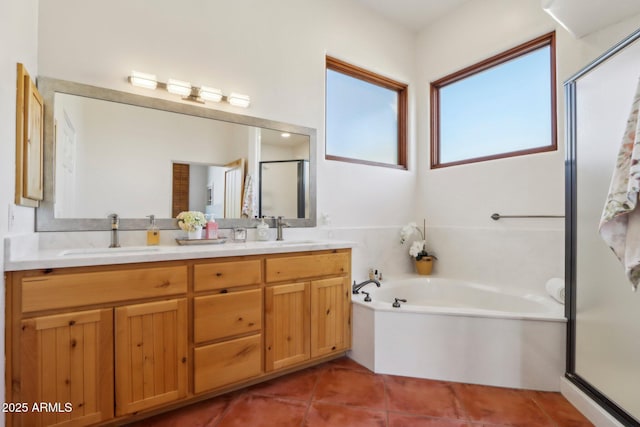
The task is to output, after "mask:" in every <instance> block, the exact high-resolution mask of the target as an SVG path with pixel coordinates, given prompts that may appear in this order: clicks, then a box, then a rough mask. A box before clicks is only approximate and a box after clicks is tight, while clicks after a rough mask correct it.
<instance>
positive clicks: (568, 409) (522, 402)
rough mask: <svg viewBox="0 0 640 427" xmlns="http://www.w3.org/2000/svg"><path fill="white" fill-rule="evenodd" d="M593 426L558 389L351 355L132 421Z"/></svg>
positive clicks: (252, 426)
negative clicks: (388, 368)
mask: <svg viewBox="0 0 640 427" xmlns="http://www.w3.org/2000/svg"><path fill="white" fill-rule="evenodd" d="M133 426H135V427H261V426H265V427H288V426H295V427H318V426H330V427H339V426H348V427H360V426H363V427H364V426H366V427H369V426H371V427H412V426H416V427H421V426H425V427H481V426H486V427H499V426H522V427H528V426H531V427H547V426H557V427H578V426H592V424H591V423H590V422H589V421H588V420H587V419H586V418H584V416H582V415H581V414H580V413H579V412H578V411H577V410H576V409H575V408H574V407H573V406H571V404H570V403H569V402H568V401H567V400H565V399H564V397H562V396H561V395H560V394H559V393H547V392H537V391H529V390H514V389H506V388H497V387H487V386H479V385H472V384H461V383H451V382H444V381H434V380H424V379H416V378H407V377H397V376H392V375H377V374H374V373H372V372H371V371H369V370H367V369H366V368H364V367H362V366H360V365H358V364H357V363H355V362H354V361H352V360H351V359H348V358H342V359H337V360H334V361H331V362H327V363H325V364H323V365H320V366H316V367H313V368H309V369H306V370H304V371H300V372H296V373H293V374H290V375H287V376H284V377H280V378H277V379H274V380H271V381H269V382H266V383H263V384H259V385H255V386H252V387H248V388H245V389H242V390H239V391H237V392H234V393H230V394H227V395H224V396H220V397H217V398H214V399H211V400H208V401H205V402H200V403H197V404H194V405H191V406H188V407H186V408H182V409H178V410H176V411H173V412H169V413H165V414H161V415H157V416H155V417H153V418H149V419H146V420H143V421H139V422H137V423H135V424H133V425H132V426H131V427H133Z"/></svg>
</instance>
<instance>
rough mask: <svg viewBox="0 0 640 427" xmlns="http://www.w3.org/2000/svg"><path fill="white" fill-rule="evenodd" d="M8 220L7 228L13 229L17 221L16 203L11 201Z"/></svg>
mask: <svg viewBox="0 0 640 427" xmlns="http://www.w3.org/2000/svg"><path fill="white" fill-rule="evenodd" d="M7 222H8V224H7V230H8V231H13V224H14V223H15V222H16V212H15V205H14V204H13V203H9V215H8V216H7Z"/></svg>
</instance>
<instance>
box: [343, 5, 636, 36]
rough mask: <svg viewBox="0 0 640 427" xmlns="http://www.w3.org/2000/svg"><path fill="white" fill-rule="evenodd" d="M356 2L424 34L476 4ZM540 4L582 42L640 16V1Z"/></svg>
mask: <svg viewBox="0 0 640 427" xmlns="http://www.w3.org/2000/svg"><path fill="white" fill-rule="evenodd" d="M355 1H356V2H358V3H360V4H362V5H364V6H365V7H368V8H370V9H373V10H375V11H377V12H378V13H380V14H381V15H382V16H385V17H386V18H387V19H390V20H392V21H394V22H396V23H398V24H400V25H402V26H403V27H405V28H408V29H410V30H413V31H420V30H422V29H423V28H425V27H426V26H428V25H429V24H430V23H432V22H433V21H436V20H438V19H440V18H441V17H443V16H444V15H447V14H448V13H451V12H452V11H453V10H454V9H456V8H458V7H459V6H460V5H462V4H464V3H467V2H469V1H472V0H355ZM514 1H515V0H514ZM540 3H541V4H540V5H541V7H542V8H543V9H544V10H545V11H546V12H547V13H549V14H550V15H551V16H552V17H553V18H555V19H556V21H558V22H559V23H560V24H561V25H562V26H563V27H565V28H566V29H567V30H568V31H569V32H570V33H572V34H573V35H574V36H575V37H578V38H579V37H583V36H585V35H587V34H590V33H592V32H594V31H597V30H599V29H601V28H603V27H606V26H608V25H611V24H614V23H616V22H619V21H622V20H623V19H625V18H628V17H630V16H633V15H635V14H637V13H640V0H540Z"/></svg>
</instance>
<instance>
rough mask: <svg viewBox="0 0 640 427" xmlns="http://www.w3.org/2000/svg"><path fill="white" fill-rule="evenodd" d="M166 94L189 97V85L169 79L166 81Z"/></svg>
mask: <svg viewBox="0 0 640 427" xmlns="http://www.w3.org/2000/svg"><path fill="white" fill-rule="evenodd" d="M167 92H169V93H175V94H176V95H181V96H189V95H191V83H189V82H184V81H182V80H176V79H169V80H167Z"/></svg>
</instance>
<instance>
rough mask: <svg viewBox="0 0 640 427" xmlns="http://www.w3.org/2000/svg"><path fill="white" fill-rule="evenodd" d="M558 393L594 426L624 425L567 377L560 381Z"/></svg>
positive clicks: (618, 426)
mask: <svg viewBox="0 0 640 427" xmlns="http://www.w3.org/2000/svg"><path fill="white" fill-rule="evenodd" d="M560 393H562V395H563V396H564V397H565V398H566V399H567V400H568V401H569V402H571V404H572V405H573V406H575V407H576V408H577V409H578V411H580V412H582V414H583V415H584V416H585V417H587V418H588V419H589V421H591V422H592V423H593V424H594V425H595V426H596V427H624V425H623V424H620V422H619V421H618V420H616V419H615V418H614V417H613V416H612V415H611V414H609V413H608V412H607V411H605V410H604V409H603V408H601V407H600V405H598V404H597V403H595V402H594V401H593V400H591V399H590V398H589V397H588V396H587V395H586V394H584V393H583V392H582V390H580V389H579V388H578V387H577V386H576V385H575V384H573V383H572V382H571V381H569V380H568V379H567V378H564V377H563V378H562V380H561V381H560Z"/></svg>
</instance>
